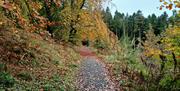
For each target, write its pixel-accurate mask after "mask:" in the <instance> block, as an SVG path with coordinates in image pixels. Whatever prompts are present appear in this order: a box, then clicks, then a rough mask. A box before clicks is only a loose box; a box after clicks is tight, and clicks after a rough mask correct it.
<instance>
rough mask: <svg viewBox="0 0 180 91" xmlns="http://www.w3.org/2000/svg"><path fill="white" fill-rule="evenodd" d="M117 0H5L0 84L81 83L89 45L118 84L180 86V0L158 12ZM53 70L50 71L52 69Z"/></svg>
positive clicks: (143, 89) (64, 90) (54, 86)
mask: <svg viewBox="0 0 180 91" xmlns="http://www.w3.org/2000/svg"><path fill="white" fill-rule="evenodd" d="M110 1H111V0H0V52H1V53H0V90H1V89H2V90H3V91H6V90H7V91H11V90H17V89H18V90H40V91H59V90H60V91H74V90H75V91H76V90H77V88H76V86H75V83H74V79H75V77H74V74H76V71H77V70H78V67H79V66H80V65H79V64H80V62H81V61H80V60H82V58H81V57H80V55H79V53H78V49H80V47H81V46H82V43H83V45H87V46H89V48H90V49H92V50H93V51H94V52H95V53H96V55H97V56H98V57H100V58H102V59H103V60H105V61H103V63H105V64H106V65H107V66H108V67H107V69H108V71H109V74H110V77H111V78H112V81H113V82H114V83H115V85H116V88H117V90H125V91H126V90H128V91H136V90H137V91H156V90H157V91H178V90H179V88H180V87H179V86H180V80H179V77H180V74H179V71H180V65H179V64H180V10H179V9H180V2H179V0H160V2H161V3H162V5H161V6H160V7H159V9H160V10H162V9H163V8H166V9H168V10H170V11H172V12H173V15H172V16H169V15H168V14H167V13H166V12H164V13H163V14H162V15H160V16H156V14H150V15H149V16H148V17H145V16H143V12H142V11H141V10H138V11H137V12H135V13H133V14H132V15H129V14H124V13H121V11H118V10H117V11H116V12H115V14H114V16H113V15H112V14H111V10H110V8H109V7H107V8H106V9H104V8H103V7H104V6H102V4H103V3H105V2H110ZM48 72H49V73H48Z"/></svg>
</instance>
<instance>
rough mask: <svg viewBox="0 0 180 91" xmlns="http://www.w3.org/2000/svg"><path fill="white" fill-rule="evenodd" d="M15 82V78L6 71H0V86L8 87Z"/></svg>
mask: <svg viewBox="0 0 180 91" xmlns="http://www.w3.org/2000/svg"><path fill="white" fill-rule="evenodd" d="M14 84H15V79H14V78H13V76H11V75H10V74H9V73H7V72H0V87H3V88H6V87H7V88H10V87H12V86H13V85H14Z"/></svg>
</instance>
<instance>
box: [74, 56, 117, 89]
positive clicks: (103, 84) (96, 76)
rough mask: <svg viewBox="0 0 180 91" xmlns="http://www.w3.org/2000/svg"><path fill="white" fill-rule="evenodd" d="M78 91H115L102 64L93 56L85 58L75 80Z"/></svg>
mask: <svg viewBox="0 0 180 91" xmlns="http://www.w3.org/2000/svg"><path fill="white" fill-rule="evenodd" d="M77 85H78V86H77V90H78V91H115V90H114V86H113V83H112V82H111V81H110V80H109V78H108V76H107V71H106V69H105V66H104V64H103V63H101V62H100V61H99V60H98V59H96V58H95V57H93V56H86V57H85V58H84V61H83V62H82V64H81V68H80V70H79V74H78V78H77Z"/></svg>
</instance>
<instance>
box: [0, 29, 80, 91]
mask: <svg viewBox="0 0 180 91" xmlns="http://www.w3.org/2000/svg"><path fill="white" fill-rule="evenodd" d="M74 48H75V47H74ZM74 48H73V47H71V46H70V45H62V44H61V45H60V44H57V43H55V42H54V41H53V39H51V38H50V36H44V37H42V36H40V35H39V34H35V33H29V32H25V31H23V30H17V31H16V32H12V30H8V29H7V30H6V29H2V28H1V29H0V51H1V53H0V87H1V88H0V90H1V89H3V88H7V87H10V88H9V90H28V89H29V90H32V89H34V90H40V89H44V90H48V89H51V90H53V89H54V90H57V89H62V90H63V89H69V90H70V89H74V86H73V78H72V77H73V74H74V72H75V70H76V68H77V67H78V63H79V61H80V56H79V54H78V53H76V52H75V50H74Z"/></svg>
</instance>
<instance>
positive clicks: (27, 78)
mask: <svg viewBox="0 0 180 91" xmlns="http://www.w3.org/2000/svg"><path fill="white" fill-rule="evenodd" d="M17 76H18V77H19V78H21V79H22V80H25V81H31V80H32V76H31V75H30V74H29V73H25V72H22V73H19V74H18V75H17Z"/></svg>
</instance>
